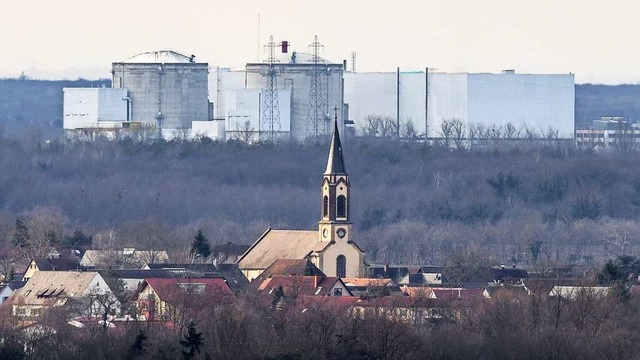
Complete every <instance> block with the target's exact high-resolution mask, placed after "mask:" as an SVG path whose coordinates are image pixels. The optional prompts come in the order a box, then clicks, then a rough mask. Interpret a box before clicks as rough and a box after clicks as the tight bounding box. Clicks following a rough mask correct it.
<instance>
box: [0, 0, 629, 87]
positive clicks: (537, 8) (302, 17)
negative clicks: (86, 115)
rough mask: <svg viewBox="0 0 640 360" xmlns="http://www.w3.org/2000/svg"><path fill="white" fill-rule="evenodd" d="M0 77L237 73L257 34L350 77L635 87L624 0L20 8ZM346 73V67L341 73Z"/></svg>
mask: <svg viewBox="0 0 640 360" xmlns="http://www.w3.org/2000/svg"><path fill="white" fill-rule="evenodd" d="M1 9H2V13H3V16H2V21H0V34H1V35H0V39H1V40H0V44H1V45H2V51H1V54H2V56H0V77H16V76H18V75H19V74H20V72H21V71H24V72H25V73H26V75H28V76H32V77H36V78H49V79H51V78H69V79H75V78H78V77H85V78H98V77H103V78H109V77H110V76H111V74H110V67H111V62H113V61H122V60H124V59H126V58H128V57H130V56H132V55H135V54H137V53H140V52H144V51H150V50H160V49H171V50H175V51H178V52H182V53H185V54H187V55H190V54H195V55H196V57H197V60H198V61H203V62H204V61H206V62H208V63H209V64H210V65H219V66H224V67H233V68H242V67H243V66H244V64H245V63H246V62H248V61H255V60H256V59H257V58H258V50H259V48H260V55H261V56H264V55H265V54H264V53H262V46H260V47H259V45H258V14H259V17H260V22H259V23H260V44H261V45H263V44H264V43H265V42H266V41H267V39H268V37H269V35H271V34H272V35H274V37H275V39H276V40H288V41H290V42H291V45H292V48H293V49H294V50H297V51H308V44H310V43H311V41H312V40H313V36H314V35H318V37H319V39H320V42H321V43H323V44H324V46H325V48H324V53H323V56H324V57H326V58H327V59H329V60H331V61H334V62H340V61H342V60H343V59H347V60H348V61H349V64H350V63H351V52H352V51H356V53H357V60H356V66H357V71H395V69H396V67H397V66H399V67H400V68H401V69H402V70H423V69H424V68H425V67H427V66H428V67H432V68H437V71H442V72H499V71H500V70H502V69H516V71H517V72H522V73H525V72H526V73H569V72H572V73H575V74H576V82H578V83H585V82H597V83H608V84H617V83H637V82H640V67H639V66H638V63H639V60H640V47H639V46H638V40H637V34H638V33H639V31H638V27H639V26H640V22H639V21H638V14H639V13H640V11H639V10H640V3H637V2H635V1H631V0H607V1H591V0H582V1H578V0H537V1H519V0H484V1H480V0H459V1H456V0H435V1H433V0H415V1H414V0H395V1H392V0H385V1H379V0H366V1H365V0H355V1H354V0H325V1H303V0H248V1H241V0H236V1H233V0H225V1H219V0H208V1H204V0H202V1H195V0H183V1H175V0H174V1H162V0H156V1H149V0H110V1H88V0H58V1H50V0H21V1H11V2H4V3H3V4H2V5H1ZM348 67H349V69H350V68H351V65H348Z"/></svg>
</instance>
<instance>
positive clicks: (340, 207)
mask: <svg viewBox="0 0 640 360" xmlns="http://www.w3.org/2000/svg"><path fill="white" fill-rule="evenodd" d="M336 216H337V217H347V198H346V197H345V196H344V195H340V196H338V200H337V203H336Z"/></svg>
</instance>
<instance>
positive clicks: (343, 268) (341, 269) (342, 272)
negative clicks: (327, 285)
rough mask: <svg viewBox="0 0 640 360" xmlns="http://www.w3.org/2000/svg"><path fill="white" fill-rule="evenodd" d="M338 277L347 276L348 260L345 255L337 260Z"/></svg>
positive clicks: (339, 256)
mask: <svg viewBox="0 0 640 360" xmlns="http://www.w3.org/2000/svg"><path fill="white" fill-rule="evenodd" d="M336 276H337V277H341V278H343V277H346V276H347V258H346V257H344V255H338V257H337V258H336Z"/></svg>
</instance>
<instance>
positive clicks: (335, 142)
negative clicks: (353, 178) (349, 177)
mask: <svg viewBox="0 0 640 360" xmlns="http://www.w3.org/2000/svg"><path fill="white" fill-rule="evenodd" d="M346 173H347V168H346V167H345V165H344V157H343V156H342V143H341V142H340V133H339V132H338V120H337V119H336V120H335V121H334V125H333V137H332V138H331V146H330V147H329V159H328V160H327V168H326V169H325V170H324V174H325V175H329V174H346Z"/></svg>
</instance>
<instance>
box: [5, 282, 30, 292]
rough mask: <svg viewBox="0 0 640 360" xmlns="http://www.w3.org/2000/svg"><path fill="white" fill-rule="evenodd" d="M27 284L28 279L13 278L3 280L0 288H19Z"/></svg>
mask: <svg viewBox="0 0 640 360" xmlns="http://www.w3.org/2000/svg"><path fill="white" fill-rule="evenodd" d="M26 284H27V282H26V281H22V280H12V281H7V282H3V283H2V285H0V289H4V288H6V287H8V288H10V289H11V290H18V289H20V288H21V287H23V286H25V285H26Z"/></svg>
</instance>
